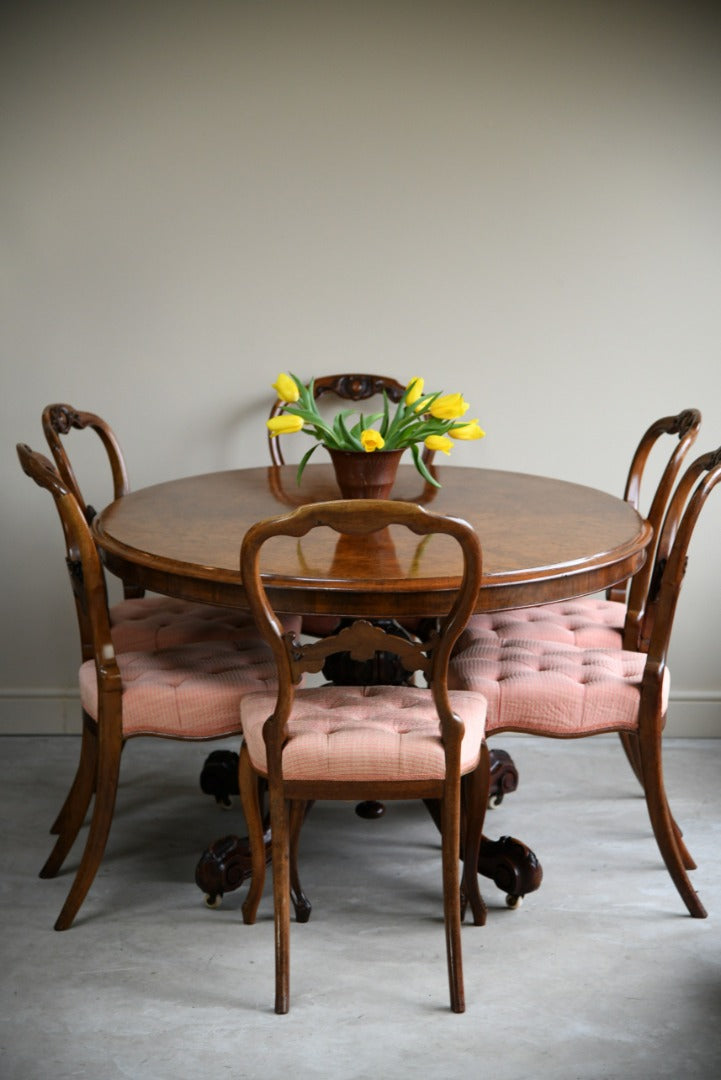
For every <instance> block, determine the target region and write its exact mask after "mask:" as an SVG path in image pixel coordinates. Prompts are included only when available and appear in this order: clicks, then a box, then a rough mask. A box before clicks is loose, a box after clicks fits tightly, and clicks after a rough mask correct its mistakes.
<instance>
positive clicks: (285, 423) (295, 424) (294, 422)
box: [266, 414, 303, 438]
mask: <svg viewBox="0 0 721 1080" xmlns="http://www.w3.org/2000/svg"><path fill="white" fill-rule="evenodd" d="M266 424H267V426H268V429H269V431H270V436H271V438H273V436H274V435H290V434H291V432H293V431H300V430H301V428H302V427H303V420H302V418H301V417H300V416H284V415H283V414H281V415H280V416H273V417H272V418H271V419H270V420H266Z"/></svg>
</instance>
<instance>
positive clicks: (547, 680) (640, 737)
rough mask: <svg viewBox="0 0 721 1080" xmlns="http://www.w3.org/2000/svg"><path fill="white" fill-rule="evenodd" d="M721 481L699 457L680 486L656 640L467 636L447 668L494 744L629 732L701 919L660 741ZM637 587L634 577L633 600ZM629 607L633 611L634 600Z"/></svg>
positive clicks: (651, 807)
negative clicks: (701, 524)
mask: <svg viewBox="0 0 721 1080" xmlns="http://www.w3.org/2000/svg"><path fill="white" fill-rule="evenodd" d="M720 479H721V449H719V450H717V451H715V452H714V453H709V454H704V455H702V456H701V457H699V458H697V459H696V461H694V462H693V464H691V465H690V466H689V467H688V468H687V469H686V471H685V472H684V473H683V475H682V477H681V479H680V480H679V482H678V484H677V486H676V489H675V491H674V493H673V496H672V498H671V501H670V504H669V507H668V511H667V513H666V517H665V519H664V522H663V526H662V528H661V531H660V536H659V541H658V546H657V549H656V555H655V560H654V567H653V580H654V583H655V584H654V588H653V590H652V591H651V593H650V600H649V605H648V610H647V612H646V619H647V625H648V626H649V628H650V631H649V633H650V640H649V641H648V645H647V646H646V648H645V649H644V650H643V651H642V650H640V649H635V650H630V649H618V648H616V647H607V648H590V647H589V648H584V647H581V646H578V645H573V644H568V643H554V642H544V641H541V640H536V641H534V640H530V639H522V638H519V639H516V640H514V639H512V638H506V639H500V638H495V639H494V638H492V637H487V638H485V639H484V638H482V637H480V636H479V635H478V634H475V635H472V636H469V637H467V638H464V637H463V636H462V637H461V639H460V640H459V642H458V648H457V651H456V654H455V655H454V657H453V659H452V661H451V664H450V669H449V684H450V685H451V686H454V687H457V688H461V689H467V690H477V691H479V692H480V693H482V694H484V696H485V697H486V698H487V699H488V719H487V723H486V734H487V736H488V737H490V736H491V735H492V734H496V733H497V732H505V731H516V732H521V733H523V734H527V735H544V736H547V737H549V738H555V739H568V738H581V737H584V736H589V735H597V734H601V733H604V732H614V731H615V732H619V733H621V734H623V736H624V737H625V738H626V739H627V740H628V741H629V742H630V743H631V744H632V746H633V753H634V756H635V759H636V760H637V761H638V763H639V770H640V779H641V781H642V786H643V789H644V794H645V798H646V805H647V808H648V813H649V817H650V819H651V825H652V827H653V832H654V834H655V837H656V841H657V843H658V847H659V849H660V852H661V855H662V857H663V860H664V862H665V864H666V867H667V869H668V871H669V874H670V875H671V878H672V879H673V882H674V884H675V885H676V888H677V889H678V892H679V894H680V896H681V897H682V899H683V901H684V903H685V904H686V907H687V908H688V911H689V912H690V914H691V915H693V916H694V917H696V918H704V917H705V915H706V911H705V909H704V906H703V904H702V903H701V901H700V899H699V897H698V896H697V894H696V892H695V890H694V888H693V886H692V884H691V882H690V880H689V877H688V873H687V870H692V869H694V868H695V863H694V861H693V859H692V858H691V856H690V854H689V852H688V851H687V849H686V846H685V844H684V842H683V840H682V838H681V834H680V830H679V829H678V827H677V826H676V824H675V822H674V819H673V818H672V816H671V813H670V810H669V807H668V802H667V798H666V792H665V787H664V778H663V757H662V735H663V729H664V726H665V722H666V711H667V708H668V699H669V687H670V674H669V669H668V666H667V657H668V650H669V645H670V641H671V630H672V627H673V621H674V615H675V612H676V605H677V602H678V598H679V593H680V590H681V584H682V581H683V577H684V573H685V570H686V563H687V553H688V548H689V544H690V541H691V537H692V534H693V530H694V527H695V525H696V522H697V520H698V517H699V514H700V513H701V510H702V508H703V506H704V503H705V502H706V499H707V498H708V496H709V494H710V492H711V491H712V490H713V489H714V487H715V486H716V485H717V484H718V482H719V480H720ZM635 586H636V581H635V579H634V581H633V582H632V584H631V594H633V591H634V588H635ZM629 602H630V604H633V603H634V597H633V595H632V596H631V599H630V601H629Z"/></svg>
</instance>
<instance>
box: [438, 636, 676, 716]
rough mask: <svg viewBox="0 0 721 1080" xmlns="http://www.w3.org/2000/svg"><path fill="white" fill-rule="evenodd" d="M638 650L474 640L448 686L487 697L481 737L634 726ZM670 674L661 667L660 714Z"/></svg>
mask: <svg viewBox="0 0 721 1080" xmlns="http://www.w3.org/2000/svg"><path fill="white" fill-rule="evenodd" d="M646 659H647V657H646V655H645V654H644V653H637V652H626V651H624V650H622V649H580V648H578V647H577V646H575V645H560V644H552V643H549V642H540V641H495V642H489V641H487V640H486V641H476V642H475V643H474V644H472V645H470V646H468V647H467V648H466V649H464V650H463V651H461V652H460V653H458V654H457V655H456V656H454V658H453V659H452V660H451V663H450V667H449V672H448V683H449V686H453V687H456V688H460V689H464V690H476V691H479V692H480V693H482V694H483V695H484V697H485V698H486V699H487V701H488V718H487V720H486V734H487V735H491V734H492V733H493V732H495V731H521V732H527V733H531V734H534V735H550V736H556V737H563V736H566V737H572V736H575V735H596V734H600V733H601V732H604V731H635V730H636V729H637V726H638V711H639V702H640V697H641V680H642V678H643V672H644V667H645V664H646ZM668 692H669V673H668V669H666V670H665V671H664V676H663V686H662V701H663V712H664V713H665V711H666V707H667V705H668Z"/></svg>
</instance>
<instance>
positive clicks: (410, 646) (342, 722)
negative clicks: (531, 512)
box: [240, 500, 489, 1013]
mask: <svg viewBox="0 0 721 1080" xmlns="http://www.w3.org/2000/svg"><path fill="white" fill-rule="evenodd" d="M321 527H328V528H330V529H332V530H334V531H335V532H336V533H338V534H341V538H342V539H343V540H344V541H347V539H348V537H349V536H350V537H356V538H359V539H360V538H367V537H370V535H371V534H375V533H382V532H384V531H385V532H388V530H389V527H392V528H395V527H402V528H403V529H404V530H411V532H413V533H415V534H418V535H421V536H428V535H431V534H433V535H434V538H435V539H439V540H440V542H441V543H445V544H446V546H447V547H449V548H450V551H449V556H450V558H449V563H451V565H452V560H453V557H454V545H453V543H452V541H455V543H456V544H457V545H458V546H459V547H460V553H461V555H462V565H463V575H462V578H461V580H460V587H456V586H455V585H453V586H452V587H451V589H450V592H449V595H451V596H452V605H451V602H450V600H449V607H450V610H449V612H448V614H447V616H446V617H445V619H444V620H443V621H442V623H441V626H440V630H439V631H437V632H435V633H434V634H432V635H431V637H430V638H429V639H427V640H424V641H419V642H411V641H408V640H405V639H403V638H400V637H397V636H395V635H393V634H389V633H387V632H386V631H385V630H384V629H383V628H382V627H381V626H378V625H373V624H372V623H370V622H368V621H366V620H359V621H356V622H355V623H354V624H352V625H351V626H348V627H344V628H343V629H342V630H340V631H339V632H338V633H337V634H335V635H332V636H326V637H325V638H322V639H320V640H317V641H314V642H311V643H309V644H301V643H300V642H299V640H298V639H297V638H296V636H295V635H293V634H287V633H286V634H283V632H282V626H281V624H280V623H279V621H278V618H277V616H276V615H275V614H274V612H273V610H272V607H271V605H270V603H269V600H268V597H267V594H266V591H265V587H264V583H263V579H262V577H261V572H260V566H261V564H262V554H263V552H262V549H263V546H264V545H265V544H266V542H268V541H272V540H273V539H274V538H276V537H282V536H290V537H302V536H305V535H306V534H307V533H309V532H310V531H311V530H312V529H315V528H321ZM357 547H358V551H359V553H360V554H359V560H360V564H361V565H362V549H363V544H360V543H359V544H358V545H357ZM456 560H457V561H456V565H457V566H458V570H457V571H456V573H457V574H458V577H459V578H460V560H459V559H458V558H457V556H456ZM366 562H367V563H368V562H369V560H368V559H366ZM368 573H369V575H372V567H371V566H370V565H368ZM241 575H242V578H243V584H244V587H245V590H246V593H247V596H248V601H249V604H250V607H251V610H252V612H253V614H254V616H255V619H256V622H257V624H258V627H259V628H260V630H261V631H262V633H263V636H264V637H265V639H266V641H267V642H268V643H269V645H270V646H271V648H272V650H273V655H274V658H275V664H276V668H277V674H278V690H277V692H259V693H257V694H251V695H248V696H247V697H246V698H244V700H243V702H242V703H241V720H242V725H243V744H242V746H241V753H240V789H241V798H242V801H243V809H244V812H245V816H246V822H247V825H248V832H249V839H250V846H251V855H252V878H251V885H250V889H249V892H248V896H247V898H246V900H245V903H244V905H243V918H244V920H245V922H246V923H252V922H254V921H255V916H256V912H257V909H258V904H259V901H260V897H261V893H262V891H263V883H264V875H265V847H264V841H263V822H262V819H261V808H260V801H259V796H258V787H259V780H262V779H265V780H267V784H268V793H269V809H270V824H271V836H272V840H271V848H272V868H273V895H274V917H275V942H276V992H275V1010H276V1012H278V1013H285V1012H287V1011H288V1007H289V924H290V915H289V898H290V894H291V893H290V890H291V885H292V887H293V889H294V891H295V892H296V893H297V894H298V895H302V890H301V887H300V881H299V876H298V862H297V855H298V841H299V833H300V823H301V821H302V818H303V808H304V807H306V806H307V805H308V804H309V803H311V802H312V801H314V800H316V799H351V800H355V799H359V798H360V799H368V798H373V799H376V798H382V799H416V798H423V799H427V800H434V801H437V802H438V803H440V815H441V823H442V828H441V834H442V865H443V907H444V916H445V927H446V949H447V961H448V974H449V983H450V995H451V1007H452V1009H453V1010H454V1011H455V1012H462V1011H463V1009H464V993H463V973H462V965H461V942H460V925H461V907H462V896H463V899H464V900H466V901H467V902H468V903H469V904H470V907H471V911H472V914H473V919H474V922H475V923H476V925H480V924H482V923H483V922H484V921H485V905H484V903H483V899H482V897H481V894H480V891H479V888H478V876H477V872H476V867H477V865H478V850H479V845H480V840H481V829H482V824H483V813H484V809H485V802H486V799H487V795H488V784H489V767H488V754H487V750H486V746H485V742H484V738H483V732H484V721H485V712H486V705H485V700H484V698H483V696H482V695H481V694H475V693H472V692H471V693H460V694H457V693H450V692H449V691H448V688H447V682H446V678H447V667H448V660H449V656H450V652H451V649H452V647H453V644H454V642H455V641H456V639H457V637H458V635H459V634H460V633H461V631H462V629H463V626H464V625H465V623H466V621H467V619H468V617H469V615H470V612H471V611H472V610H473V606H474V604H475V601H476V597H477V594H478V589H479V586H480V582H481V549H480V544H479V541H478V538H477V536H476V534H475V532H474V531H473V530H472V529H471V528H470V526H469V525H467V524H466V523H465V522H463V521H460V520H458V519H454V518H447V517H443V516H439V515H435V514H431V513H429V512H428V511H426V510H424V509H423V508H421V507H418V506H415V505H414V504H411V503H404V502H392V501H387V500H350V501H346V500H339V501H334V502H326V503H317V504H315V505H312V506H307V507H301V508H299V509H297V510H295V511H294V512H293V513H291V514H288V515H286V516H284V517H281V518H275V519H271V520H267V521H264V522H259V523H258V524H256V525H254V526H252V527H251V528H250V529H249V530H248V532H247V533H246V535H245V538H244V540H243V545H242V551H241ZM455 580H456V581H457V578H456V579H455ZM385 650H391V651H393V652H395V653H396V654H397V655H398V656H399V658H400V660H401V662H402V663H403V665H404V666H405V667H406V668H407V669H408V670H409V671H417V672H420V673H422V675H423V676H425V679H426V681H427V684H428V685H425V686H410V685H403V686H387V685H381V686H378V685H375V686H334V685H328V684H327V685H325V686H320V687H308V688H301V689H296V687H297V684H298V682H299V679H300V678H301V676H302V674H303V672H306V671H310V672H317V671H319V670H320V669H321V667H322V665H323V662H324V660H325V658H326V657H327V656H329V655H331V654H333V653H336V652H339V651H341V652H346V651H348V652H350V653H351V654H352V656H353V657H357V658H358V659H359V660H366V659H369V658H372V657H373V655H374V654H375V653H376V652H377V651H385ZM462 802H463V806H464V810H465V812H464V814H463V817H462V816H461V805H462ZM433 805H436V802H434V803H433ZM289 816H290V819H291V822H292V824H289ZM461 850H463V851H464V856H465V857H464V866H463V874H462V882H463V884H462V891H461V888H460V883H459V852H460V851H461Z"/></svg>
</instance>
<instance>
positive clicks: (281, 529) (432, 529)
mask: <svg viewBox="0 0 721 1080" xmlns="http://www.w3.org/2000/svg"><path fill="white" fill-rule="evenodd" d="M391 526H403V527H405V528H406V529H408V530H410V531H411V532H413V533H414V534H416V535H419V536H422V537H428V536H430V535H431V534H444V535H446V536H449V537H451V538H452V539H453V540H455V541H456V542H457V543H458V545H459V546H460V552H461V556H462V567H463V568H462V573H459V574H458V578H457V584H455V583H454V584H449V596H450V597H452V601H451V600H450V599H449V611H448V613H447V614H446V616H445V617H444V618H443V619H442V620H441V621H440V623H439V625H438V627H436V628H434V629H433V630H432V631H430V632H429V634H428V636H427V637H426V638H425V639H424V640H410V639H409V638H408V637H400V636H397V635H396V634H394V633H392V632H390V633H389V632H388V631H387V630H385V629H384V628H383V626H381V625H375V624H372V623H370V622H368V621H366V620H357V621H356V622H354V623H353V624H352V625H350V626H346V627H344V628H343V629H341V630H340V631H338V632H337V633H334V634H331V635H329V636H327V637H324V638H322V639H321V640H320V641H315V642H312V643H310V644H302V643H301V642H300V641H299V640H298V639H297V638H296V637H295V635H294V634H292V633H286V634H284V633H283V627H282V625H281V623H280V620H279V619H278V616H277V615H276V614H275V612H274V611H273V609H272V607H271V605H270V603H269V600H268V596H267V593H266V589H265V586H264V584H263V580H262V577H261V573H260V570H259V567H260V557H261V549H262V547H263V545H264V544H265V543H266V542H267V541H269V540H271V539H273V538H274V537H282V536H289V537H296V538H300V537H303V536H305V535H306V534H307V533H308V532H310V531H311V530H312V529H315V528H321V527H328V528H330V529H332V530H333V531H334V532H336V533H338V534H339V540H342V541H344V542H345V543H346V544H348V543H351V544H352V542H353V540H355V542H356V544H357V550H358V551H359V552H360V551H361V549H362V546H363V543H364V542H365V543H367V541H368V538H369V537H370V536H371V534H374V533H375V534H384V539H387V538H388V537H390V531H389V530H390V527H391ZM363 538H365V541H364V540H363ZM391 544H392V540H391ZM240 565H241V576H242V579H243V588H244V590H245V593H246V596H247V599H248V603H249V606H250V609H251V611H252V613H253V617H254V619H255V622H256V625H257V627H258V629H259V631H260V632H261V634H262V636H263V637H264V638H265V640H266V641H267V642H268V644H269V645H270V647H271V649H272V650H273V655H274V658H275V663H276V668H277V674H278V697H277V702H276V708H275V711H274V713H273V716H272V717H271V718H269V720H268V722H267V723H266V727H265V730H264V736H265V739H266V744H267V747H268V768H269V771H270V773H271V775H273V774H274V775H275V776H276V777H278V776H282V761H281V758H282V747H283V742H284V739H285V731H286V724H287V722H288V719H289V717H290V715H291V712H292V708H293V699H294V692H295V687H296V686H297V684H298V683H299V681H300V679H301V677H302V675H303V674H304V673H305V672H319V671H320V670H321V669H322V667H323V664H324V662H325V660H326V658H327V657H328V656H331V655H334V654H335V653H339V652H349V653H350V654H351V655H352V657H353V659H355V660H372V659H373V658H374V656H375V655H376V653H378V652H381V653H393V654H395V655H397V656H398V658H399V661H400V663H401V664H402V665H403V667H404V668H405V669H406V670H407V671H408V672H409V673H410V672H418V671H420V672H422V674H423V675H424V676H425V678H426V681H427V682H428V684H429V685H430V687H431V691H432V693H433V698H434V702H435V705H436V708H437V711H438V714H439V717H440V719H441V733H442V738H443V742H444V746H445V748H446V759H447V763H448V764H449V766H450V764H451V761H452V759H453V755H457V754H458V753H459V752H460V750H459V748H460V741H461V738H462V734H463V728H462V725H461V724H460V723H459V722H458V720H457V718H455V717H454V715H453V713H452V712H451V708H450V704H449V699H448V681H447V679H448V661H449V658H450V655H451V650H452V649H453V646H454V644H455V642H456V640H457V639H458V637H459V635H460V633H461V632H462V630H463V628H464V627H465V625H466V623H467V621H468V619H469V617H470V615H471V613H472V612H473V609H474V607H475V604H476V599H477V596H478V591H479V588H480V585H481V572H482V555H481V546H480V543H479V540H478V537H477V535H476V533H475V531H474V530H473V529H472V527H471V526H470V525H468V524H467V522H465V521H462V520H460V519H459V518H451V517H444V516H443V515H440V514H432V513H430V512H429V511H427V510H424V509H423V508H422V507H419V506H416V505H415V504H413V503H404V502H394V501H390V500H376V499H369V500H365V499H353V500H338V501H334V502H325V503H314V504H310V505H307V506H304V507H300V508H299V509H297V510H295V511H293V513H290V514H287V515H284V516H283V517H279V518H272V519H269V520H266V521H261V522H258V523H257V524H255V525H253V526H251V528H250V529H249V530H248V532H247V533H246V535H245V537H244V539H243V543H242V548H241V558H240ZM449 577H450V575H449ZM451 580H453V579H452V578H451ZM449 755H450V757H449Z"/></svg>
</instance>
